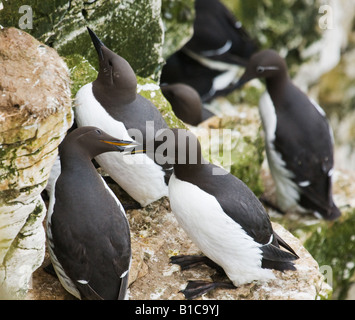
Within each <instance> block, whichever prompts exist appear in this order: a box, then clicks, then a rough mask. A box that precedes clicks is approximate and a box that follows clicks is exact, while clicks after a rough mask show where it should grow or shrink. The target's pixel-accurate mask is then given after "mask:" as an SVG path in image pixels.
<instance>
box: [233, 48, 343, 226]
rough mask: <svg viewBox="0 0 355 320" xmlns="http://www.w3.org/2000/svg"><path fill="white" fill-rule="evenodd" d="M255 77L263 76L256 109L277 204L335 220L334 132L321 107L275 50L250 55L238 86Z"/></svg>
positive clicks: (339, 213) (336, 216) (288, 209)
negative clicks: (296, 82) (296, 81)
mask: <svg viewBox="0 0 355 320" xmlns="http://www.w3.org/2000/svg"><path fill="white" fill-rule="evenodd" d="M254 78H264V79H265V81H266V88H267V92H266V93H265V94H264V95H263V96H262V97H261V98H260V102H259V111H260V116H261V119H262V123H263V127H264V131H265V142H266V155H267V160H268V163H269V167H270V171H271V174H272V177H273V179H274V181H275V184H276V195H277V204H278V206H279V207H280V209H281V210H283V211H291V210H296V211H300V212H307V211H308V212H309V211H310V212H313V213H314V214H315V216H317V217H322V218H324V219H326V220H334V219H337V218H338V217H339V216H340V215H341V212H340V211H339V209H338V208H337V206H336V205H335V204H334V201H333V195H332V174H333V166H334V161H333V144H334V142H333V133H332V129H331V127H330V126H329V123H328V120H327V118H326V114H325V112H324V111H323V109H322V108H321V107H320V106H319V105H318V104H317V103H316V102H315V101H313V100H312V99H310V98H308V97H307V96H306V94H304V93H303V92H302V91H301V90H300V89H298V88H297V87H296V86H295V85H294V84H293V83H292V81H291V79H290V78H289V76H288V73H287V66H286V63H285V61H284V59H282V58H281V57H280V56H279V54H278V53H277V52H276V51H274V50H263V51H260V52H258V53H256V54H254V55H253V56H252V57H251V59H250V61H249V64H248V65H247V68H246V70H245V73H244V75H243V76H242V77H241V78H240V80H239V82H238V83H237V84H236V87H241V86H242V85H243V84H245V83H246V82H248V81H249V80H251V79H254Z"/></svg>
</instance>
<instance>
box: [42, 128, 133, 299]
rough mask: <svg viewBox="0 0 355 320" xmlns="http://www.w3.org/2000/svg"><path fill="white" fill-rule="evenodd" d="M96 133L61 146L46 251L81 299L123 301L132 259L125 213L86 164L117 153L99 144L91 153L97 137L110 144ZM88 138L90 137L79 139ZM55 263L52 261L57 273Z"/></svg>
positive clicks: (77, 133) (73, 138) (73, 137)
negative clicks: (108, 152)
mask: <svg viewBox="0 0 355 320" xmlns="http://www.w3.org/2000/svg"><path fill="white" fill-rule="evenodd" d="M88 128H89V131H90V130H91V131H92V132H91V133H90V132H89V133H88V131H87V130H88ZM95 130H96V129H92V128H91V127H81V128H79V129H76V130H74V131H73V132H72V133H71V134H70V135H69V136H67V138H66V139H65V140H64V141H63V143H62V144H61V146H60V157H61V174H60V176H59V177H58V179H57V181H56V185H55V204H54V208H53V214H52V215H51V217H50V223H49V228H50V231H49V232H48V234H49V242H50V244H49V246H50V248H51V249H52V250H53V252H54V255H55V257H56V259H57V260H58V261H59V264H60V265H61V267H62V268H63V270H64V272H65V274H66V275H67V276H68V277H69V278H70V279H71V281H72V282H73V283H74V285H75V287H76V289H77V290H78V291H79V292H80V296H81V298H82V299H83V298H85V299H110V300H114V299H123V298H124V297H125V294H126V289H127V281H128V270H129V265H130V259H131V247H130V231H129V225H128V221H127V219H126V217H125V212H124V210H123V208H122V207H121V206H120V205H119V202H118V200H117V199H115V198H114V196H113V194H112V193H111V192H110V191H109V190H108V189H107V188H106V187H105V186H104V183H103V180H102V178H101V177H100V176H99V174H98V173H97V172H96V169H95V168H94V166H93V164H92V163H91V161H90V160H91V158H93V156H94V155H97V154H98V153H101V152H104V150H105V149H106V151H114V150H115V147H114V146H113V145H112V146H111V145H108V144H107V145H104V144H103V143H102V145H103V147H102V148H103V149H102V150H100V151H96V152H95V149H94V148H95V142H93V139H96V138H95V136H98V138H99V139H109V138H110V136H108V135H106V134H104V133H102V131H101V130H98V132H100V133H96V132H95ZM88 134H91V135H92V136H93V137H91V138H90V137H89V139H85V140H84V139H80V136H81V137H83V136H84V135H87V136H88ZM78 137H79V139H78ZM111 138H112V137H111ZM80 140H81V141H80ZM91 151H93V153H91ZM56 259H52V261H53V263H54V267H55V269H56V262H55V261H56Z"/></svg>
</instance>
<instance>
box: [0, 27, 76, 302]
mask: <svg viewBox="0 0 355 320" xmlns="http://www.w3.org/2000/svg"><path fill="white" fill-rule="evenodd" d="M0 60H1V61H0V74H3V75H5V77H2V78H1V79H0V87H1V90H2V92H1V95H0V150H1V152H0V164H1V166H0V230H1V231H0V286H1V287H2V288H3V290H5V291H6V292H2V294H6V295H7V296H10V297H12V298H23V297H24V296H25V294H26V291H27V290H28V287H29V283H30V279H31V275H32V272H33V271H34V270H35V269H36V268H38V267H39V266H40V264H41V263H42V261H43V257H44V250H45V237H44V230H43V226H42V221H43V218H44V216H45V213H46V207H45V205H44V202H43V200H42V198H41V196H40V193H41V191H42V190H43V189H44V187H45V185H46V181H47V179H48V176H49V172H50V168H51V166H52V164H53V161H54V159H55V157H56V155H57V146H58V144H59V142H60V141H61V139H62V138H63V136H64V134H65V132H66V130H67V129H68V128H69V127H70V125H71V121H72V115H71V99H70V82H69V76H68V70H67V67H66V65H65V63H64V62H63V60H62V59H61V58H60V57H59V56H58V54H57V53H56V52H55V50H53V49H51V48H49V47H47V46H45V45H43V44H42V43H40V42H38V41H37V40H35V39H34V38H33V37H31V36H30V35H29V34H27V33H26V32H24V31H21V30H18V29H15V28H8V29H7V28H5V29H2V30H0ZM4 61H6V63H1V62H4Z"/></svg>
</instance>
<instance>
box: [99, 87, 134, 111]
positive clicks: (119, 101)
mask: <svg viewBox="0 0 355 320" xmlns="http://www.w3.org/2000/svg"><path fill="white" fill-rule="evenodd" d="M93 93H94V96H95V98H96V99H97V101H99V103H100V104H101V105H102V106H105V109H112V108H117V107H119V106H121V105H127V104H129V103H132V102H133V101H134V100H135V99H136V97H137V88H136V87H122V88H117V87H106V86H102V85H100V83H96V82H95V81H94V82H93Z"/></svg>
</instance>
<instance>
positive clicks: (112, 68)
mask: <svg viewBox="0 0 355 320" xmlns="http://www.w3.org/2000/svg"><path fill="white" fill-rule="evenodd" d="M87 29H88V32H89V34H90V37H91V40H92V42H93V44H94V46H95V49H96V51H97V54H98V59H99V73H98V76H97V79H96V80H95V81H94V85H95V86H98V87H100V90H101V91H103V92H105V93H109V94H115V93H116V92H118V91H120V95H121V96H122V93H124V94H132V93H133V94H134V95H135V93H136V90H137V78H136V75H135V73H134V71H133V69H132V67H131V66H130V64H129V63H128V62H127V61H126V60H125V59H124V58H122V57H121V56H119V55H118V54H116V53H114V52H113V51H111V50H110V49H108V48H107V47H106V46H105V45H104V44H103V43H102V41H101V40H100V39H99V38H98V36H97V35H96V34H95V33H94V32H93V31H92V30H91V29H90V28H87Z"/></svg>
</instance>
